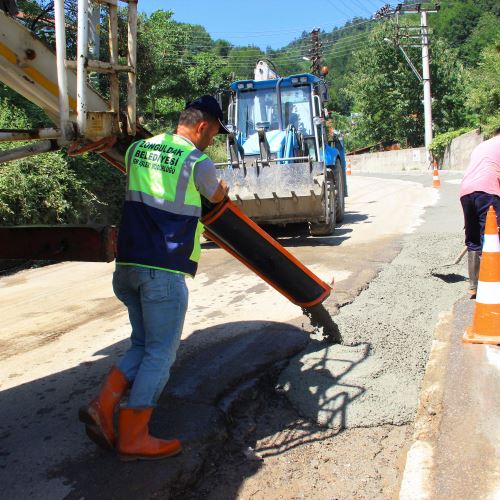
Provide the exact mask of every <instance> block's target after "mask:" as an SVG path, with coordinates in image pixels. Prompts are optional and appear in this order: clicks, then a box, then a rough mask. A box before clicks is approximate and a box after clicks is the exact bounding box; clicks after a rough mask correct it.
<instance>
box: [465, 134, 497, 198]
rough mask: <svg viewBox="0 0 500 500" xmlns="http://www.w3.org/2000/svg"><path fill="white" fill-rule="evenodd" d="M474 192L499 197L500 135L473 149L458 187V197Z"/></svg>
mask: <svg viewBox="0 0 500 500" xmlns="http://www.w3.org/2000/svg"><path fill="white" fill-rule="evenodd" d="M474 191H483V192H485V193H489V194H496V195H497V196H500V135H497V136H495V137H492V138H491V139H488V140H487V141H484V142H482V143H481V144H479V145H478V146H476V147H475V149H474V151H472V154H471V156H470V162H469V166H468V167H467V170H466V171H465V174H464V177H463V179H462V184H461V185H460V197H462V196H465V195H466V194H470V193H473V192H474Z"/></svg>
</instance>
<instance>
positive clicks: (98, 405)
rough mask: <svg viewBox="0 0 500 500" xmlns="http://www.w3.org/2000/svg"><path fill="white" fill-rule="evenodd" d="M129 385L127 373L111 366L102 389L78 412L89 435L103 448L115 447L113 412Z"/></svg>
mask: <svg viewBox="0 0 500 500" xmlns="http://www.w3.org/2000/svg"><path fill="white" fill-rule="evenodd" d="M128 386H129V382H128V380H127V379H126V378H125V375H124V374H123V373H122V372H121V371H120V370H119V369H118V368H116V366H113V368H111V370H110V372H109V373H108V375H107V377H106V378H105V379H104V382H103V384H102V387H101V390H100V391H99V394H98V395H97V397H96V398H95V399H93V400H92V401H91V402H90V403H89V404H88V405H87V406H82V407H81V408H80V411H79V412H78V416H79V418H80V421H81V422H83V423H84V424H85V430H86V431H87V436H88V437H89V438H90V439H92V441H94V442H95V443H97V444H98V445H99V446H102V447H103V448H107V449H111V450H113V449H114V448H115V442H116V435H115V431H114V429H113V413H114V411H115V408H116V405H117V404H118V403H119V402H120V399H121V398H122V396H123V394H124V393H125V391H126V390H127V387H128Z"/></svg>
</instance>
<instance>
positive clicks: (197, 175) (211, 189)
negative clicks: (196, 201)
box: [194, 158, 229, 203]
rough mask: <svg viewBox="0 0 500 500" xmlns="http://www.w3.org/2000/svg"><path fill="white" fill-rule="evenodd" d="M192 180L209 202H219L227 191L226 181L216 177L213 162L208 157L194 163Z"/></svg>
mask: <svg viewBox="0 0 500 500" xmlns="http://www.w3.org/2000/svg"><path fill="white" fill-rule="evenodd" d="M194 182H195V184H196V188H197V189H198V191H199V192H200V193H201V194H202V195H203V196H204V197H205V198H206V199H207V200H208V201H210V202H211V203H219V202H220V201H222V200H223V199H224V198H225V197H226V196H227V193H228V191H229V187H228V185H227V184H226V182H225V181H223V180H219V179H217V175H216V170H215V166H214V163H213V161H212V160H210V159H209V158H206V159H204V160H202V161H200V162H199V163H197V164H196V165H195V170H194Z"/></svg>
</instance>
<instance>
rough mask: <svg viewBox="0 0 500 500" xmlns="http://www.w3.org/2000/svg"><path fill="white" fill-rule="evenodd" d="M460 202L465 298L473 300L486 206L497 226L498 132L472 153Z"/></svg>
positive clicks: (499, 205) (499, 211) (499, 207)
mask: <svg viewBox="0 0 500 500" xmlns="http://www.w3.org/2000/svg"><path fill="white" fill-rule="evenodd" d="M460 202H461V204H462V208H463V211H464V221H465V244H466V245H467V250H468V267H469V294H470V295H471V297H472V298H475V297H476V292H477V282H478V277H479V264H480V258H481V250H482V246H483V237H484V226H485V223H486V213H487V212H488V208H489V207H490V205H493V206H494V207H495V212H496V214H497V221H498V225H499V226H500V128H497V129H496V131H495V135H494V137H492V138H491V139H489V140H487V141H484V142H482V143H481V144H479V145H478V146H476V148H475V149H474V150H473V151H472V154H471V157H470V162H469V166H468V167H467V170H466V171H465V173H464V177H463V179H462V182H461V184H460Z"/></svg>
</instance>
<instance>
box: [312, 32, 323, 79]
mask: <svg viewBox="0 0 500 500" xmlns="http://www.w3.org/2000/svg"><path fill="white" fill-rule="evenodd" d="M322 46H323V44H322V43H319V28H314V29H313V30H312V31H311V49H310V50H309V57H310V59H311V73H312V74H313V75H316V76H320V74H321V69H320V67H321V63H320V62H321V47H322Z"/></svg>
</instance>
